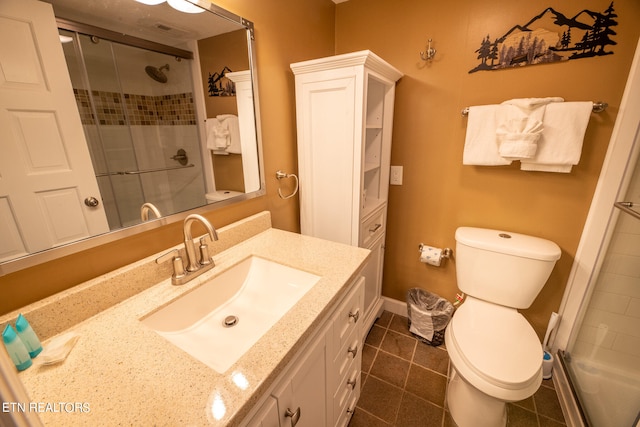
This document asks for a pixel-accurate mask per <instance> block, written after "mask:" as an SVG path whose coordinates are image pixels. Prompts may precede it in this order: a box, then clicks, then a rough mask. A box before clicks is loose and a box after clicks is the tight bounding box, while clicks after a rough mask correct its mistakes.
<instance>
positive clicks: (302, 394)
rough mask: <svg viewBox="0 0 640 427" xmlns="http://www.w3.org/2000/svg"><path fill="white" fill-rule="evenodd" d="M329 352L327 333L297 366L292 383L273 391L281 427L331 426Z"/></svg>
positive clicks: (292, 375)
mask: <svg viewBox="0 0 640 427" xmlns="http://www.w3.org/2000/svg"><path fill="white" fill-rule="evenodd" d="M326 350H327V345H326V333H322V334H321V335H320V338H318V339H317V341H315V342H314V343H313V345H312V347H311V348H310V349H309V350H308V351H306V352H305V354H304V356H303V357H302V359H300V360H299V361H298V362H297V363H296V365H295V366H294V368H293V370H292V374H291V376H290V377H289V378H290V379H289V380H288V381H286V382H285V383H283V384H281V385H280V386H279V387H277V388H276V389H275V390H274V392H273V396H274V397H275V398H276V399H277V400H278V415H279V419H280V426H281V427H321V426H326V425H328V424H327V401H326V394H327V392H326V390H327V384H326V370H327V368H326V366H327V360H328V359H327V354H326Z"/></svg>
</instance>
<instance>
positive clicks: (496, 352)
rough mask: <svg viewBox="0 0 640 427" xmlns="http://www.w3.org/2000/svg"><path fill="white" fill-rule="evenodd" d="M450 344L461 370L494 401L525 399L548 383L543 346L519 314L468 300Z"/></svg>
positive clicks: (450, 332) (456, 320) (453, 324)
mask: <svg viewBox="0 0 640 427" xmlns="http://www.w3.org/2000/svg"><path fill="white" fill-rule="evenodd" d="M445 339H446V346H447V350H448V352H449V355H450V357H451V361H452V362H453V364H454V367H455V369H456V370H457V371H458V372H459V373H460V375H461V376H462V377H463V378H465V379H466V380H467V381H468V382H469V383H471V384H472V385H473V386H474V387H476V388H478V389H479V390H481V391H483V392H484V393H486V394H489V395H490V396H494V397H496V398H499V399H503V400H507V401H516V400H521V399H525V398H527V397H529V396H531V395H532V394H533V393H534V392H535V391H536V390H537V389H538V387H539V386H540V383H541V382H542V346H541V344H540V341H539V339H538V336H537V335H536V333H535V331H534V330H533V328H532V327H531V325H530V324H529V322H527V320H526V319H525V318H524V316H522V314H520V313H518V311H517V310H516V309H513V308H509V307H504V306H500V305H497V304H492V303H488V302H485V301H482V300H478V299H475V298H473V297H467V300H466V301H465V303H464V304H463V305H462V306H461V307H460V308H458V309H457V311H456V313H455V315H454V316H453V318H452V320H451V323H450V324H449V326H448V327H447V331H446V334H445Z"/></svg>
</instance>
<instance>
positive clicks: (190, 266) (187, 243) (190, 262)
mask: <svg viewBox="0 0 640 427" xmlns="http://www.w3.org/2000/svg"><path fill="white" fill-rule="evenodd" d="M195 221H198V222H200V223H201V224H202V225H204V228H206V229H207V232H208V233H209V237H210V238H211V241H214V240H218V233H217V232H216V229H215V228H213V225H211V223H210V222H209V221H207V219H206V218H205V217H203V216H202V215H198V214H191V215H189V216H187V217H186V218H185V219H184V226H183V229H182V232H183V233H184V249H185V251H187V271H191V272H193V271H198V270H200V269H201V268H202V267H203V266H206V265H209V264H213V260H212V259H211V257H210V256H209V249H208V247H207V244H206V241H205V238H204V237H202V238H200V261H198V258H197V256H196V246H195V244H194V243H193V237H191V224H193V223H194V222H195ZM211 267H213V266H211ZM211 267H209V268H211Z"/></svg>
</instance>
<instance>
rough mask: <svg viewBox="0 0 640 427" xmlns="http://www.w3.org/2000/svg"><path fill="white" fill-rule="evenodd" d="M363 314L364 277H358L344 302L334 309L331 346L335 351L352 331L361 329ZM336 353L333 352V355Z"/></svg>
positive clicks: (342, 344) (343, 343)
mask: <svg viewBox="0 0 640 427" xmlns="http://www.w3.org/2000/svg"><path fill="white" fill-rule="evenodd" d="M363 316H364V277H359V278H358V279H356V284H355V285H354V286H353V289H352V290H351V291H350V292H349V294H347V297H346V298H345V300H344V302H343V303H342V304H340V307H338V309H337V310H336V314H335V318H334V321H333V348H334V349H335V351H336V352H338V351H339V350H340V349H341V348H342V347H343V346H344V345H345V342H346V341H347V339H348V338H349V336H350V335H351V332H352V331H354V330H358V331H359V330H361V329H360V325H361V324H362V320H363ZM358 335H360V334H358ZM336 355H337V354H334V357H335V356H336Z"/></svg>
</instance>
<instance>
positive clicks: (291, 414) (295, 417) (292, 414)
mask: <svg viewBox="0 0 640 427" xmlns="http://www.w3.org/2000/svg"><path fill="white" fill-rule="evenodd" d="M284 416H285V417H291V427H296V424H298V421H300V407H299V406H298V409H296V411H295V412H291V409H289V408H287V411H286V412H285V413H284Z"/></svg>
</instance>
